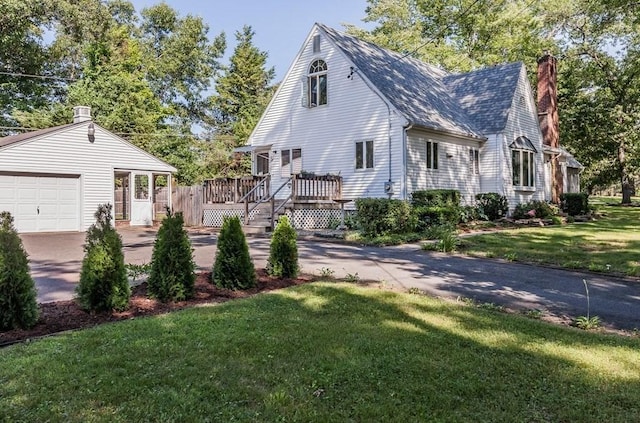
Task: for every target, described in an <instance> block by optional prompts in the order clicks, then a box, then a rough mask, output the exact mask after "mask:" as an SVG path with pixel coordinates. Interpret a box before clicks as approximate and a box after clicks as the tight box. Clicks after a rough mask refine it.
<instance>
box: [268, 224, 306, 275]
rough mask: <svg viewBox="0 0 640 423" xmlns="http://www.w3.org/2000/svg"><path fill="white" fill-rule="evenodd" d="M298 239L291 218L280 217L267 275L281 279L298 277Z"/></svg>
mask: <svg viewBox="0 0 640 423" xmlns="http://www.w3.org/2000/svg"><path fill="white" fill-rule="evenodd" d="M296 237H297V235H296V230H295V229H294V228H293V226H291V222H290V221H289V218H288V217H287V216H282V217H280V219H278V224H277V225H276V229H275V230H274V231H273V235H272V237H271V244H270V248H269V261H268V262H267V273H269V274H270V275H272V276H277V277H280V278H295V277H296V276H298V270H299V267H298V246H297V244H296Z"/></svg>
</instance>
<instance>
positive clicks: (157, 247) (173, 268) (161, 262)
mask: <svg viewBox="0 0 640 423" xmlns="http://www.w3.org/2000/svg"><path fill="white" fill-rule="evenodd" d="M195 281H196V275H195V263H194V262H193V250H192V248H191V240H190V239H189V234H187V231H185V229H184V219H183V218H182V213H175V214H172V213H171V212H170V211H169V210H167V217H166V218H165V219H164V220H163V221H162V225H161V226H160V229H158V234H157V236H156V241H155V243H154V244H153V253H152V255H151V272H150V273H149V279H148V280H147V284H148V285H147V286H148V290H149V294H150V295H151V296H153V297H156V298H157V299H159V300H160V301H162V302H167V301H182V300H186V299H189V298H192V297H193V295H194V292H195Z"/></svg>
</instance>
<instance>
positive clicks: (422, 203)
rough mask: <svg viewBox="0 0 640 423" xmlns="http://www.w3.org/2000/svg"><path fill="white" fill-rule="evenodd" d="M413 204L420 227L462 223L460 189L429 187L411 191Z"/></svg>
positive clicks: (422, 228)
mask: <svg viewBox="0 0 640 423" xmlns="http://www.w3.org/2000/svg"><path fill="white" fill-rule="evenodd" d="M411 205H412V207H413V209H414V214H415V215H416V218H417V220H418V222H419V229H420V230H423V231H424V230H426V228H427V227H429V226H432V225H445V224H451V225H457V224H458V223H460V218H461V210H460V191H458V190H454V189H429V190H421V191H414V192H413V193H411Z"/></svg>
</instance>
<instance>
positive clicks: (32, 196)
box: [0, 175, 80, 232]
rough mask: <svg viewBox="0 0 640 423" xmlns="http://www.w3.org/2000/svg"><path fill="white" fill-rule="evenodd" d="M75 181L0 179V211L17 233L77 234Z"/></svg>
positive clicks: (78, 225) (29, 177)
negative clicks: (9, 218) (6, 214)
mask: <svg viewBox="0 0 640 423" xmlns="http://www.w3.org/2000/svg"><path fill="white" fill-rule="evenodd" d="M79 181H80V179H79V178H78V177H53V176H15V175H0V211H8V212H10V213H11V215H12V216H13V218H14V225H15V227H16V229H18V232H59V231H77V230H79V228H80V183H79Z"/></svg>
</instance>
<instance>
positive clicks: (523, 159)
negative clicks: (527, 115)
mask: <svg viewBox="0 0 640 423" xmlns="http://www.w3.org/2000/svg"><path fill="white" fill-rule="evenodd" d="M509 147H510V148H511V171H512V182H513V185H514V186H516V187H527V188H532V187H534V186H535V180H536V179H535V177H536V175H535V169H536V162H535V158H536V149H535V147H534V146H533V144H532V143H531V141H530V140H529V139H528V138H527V137H524V136H522V137H518V138H516V140H515V141H514V142H513V143H511V145H510V146H509Z"/></svg>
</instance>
